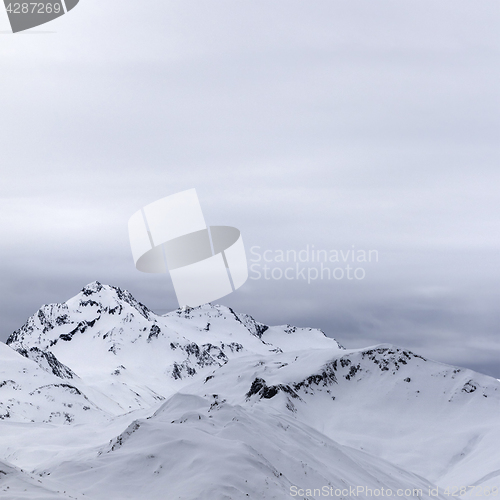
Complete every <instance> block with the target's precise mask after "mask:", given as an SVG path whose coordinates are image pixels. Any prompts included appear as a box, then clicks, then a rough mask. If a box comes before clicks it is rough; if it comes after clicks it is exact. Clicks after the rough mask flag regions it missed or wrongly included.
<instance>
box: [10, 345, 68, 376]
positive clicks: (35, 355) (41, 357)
mask: <svg viewBox="0 0 500 500" xmlns="http://www.w3.org/2000/svg"><path fill="white" fill-rule="evenodd" d="M16 351H17V352H18V353H19V354H21V356H24V357H25V358H28V359H31V360H32V361H34V362H35V363H37V364H38V365H39V366H40V367H41V368H43V369H44V370H45V371H48V372H50V373H53V374H54V375H55V376H56V377H59V378H63V379H72V378H74V377H76V375H75V373H74V372H73V371H72V370H71V369H70V368H68V367H67V366H66V365H63V364H62V363H61V362H60V361H59V360H58V359H57V358H56V357H55V356H54V355H53V354H52V353H51V352H50V351H42V350H40V349H38V347H31V348H30V349H24V348H19V349H16Z"/></svg>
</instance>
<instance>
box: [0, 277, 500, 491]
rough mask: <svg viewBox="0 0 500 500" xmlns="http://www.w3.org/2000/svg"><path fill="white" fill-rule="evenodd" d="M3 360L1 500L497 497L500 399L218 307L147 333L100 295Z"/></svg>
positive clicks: (462, 375)
mask: <svg viewBox="0 0 500 500" xmlns="http://www.w3.org/2000/svg"><path fill="white" fill-rule="evenodd" d="M7 344H8V346H7V345H3V344H0V420H1V421H0V461H1V462H0V497H2V495H3V497H5V498H9V499H10V500H14V499H17V498H33V499H34V498H44V499H45V498H46V499H55V498H78V499H84V498H87V499H96V500H100V499H103V500H104V499H106V500H109V499H117V500H118V499H120V500H121V499H144V498H146V499H148V500H154V499H165V498H167V499H186V500H187V499H193V500H194V499H200V498H214V499H240V498H265V499H267V498H288V497H289V496H290V494H292V496H296V497H298V498H308V499H312V498H315V497H318V496H319V493H318V492H319V491H320V490H321V493H322V495H323V496H326V495H325V492H329V494H330V496H342V495H343V498H345V497H347V496H352V495H346V494H345V493H341V494H339V495H334V492H335V490H345V489H346V488H361V490H356V491H357V496H358V497H360V498H370V497H371V496H373V495H370V494H368V492H367V489H372V490H378V491H381V489H382V488H384V491H386V492H387V491H388V490H390V491H391V492H393V493H392V494H393V496H396V497H399V498H414V497H415V496H419V497H420V498H431V497H433V498H436V495H434V494H433V495H431V494H430V491H431V490H432V489H433V490H434V492H435V488H436V487H439V493H438V495H437V497H439V498H449V497H448V496H447V495H446V489H447V488H448V493H450V494H451V493H453V492H454V491H455V490H454V488H459V487H462V486H475V487H476V489H475V490H472V489H470V493H469V494H471V495H472V496H474V494H475V493H476V492H477V491H478V488H479V487H480V488H481V490H482V491H485V488H488V491H490V490H491V488H493V487H498V482H499V480H500V454H499V453H498V449H499V445H500V428H499V426H498V423H497V419H498V412H499V410H500V382H499V381H497V380H496V379H493V378H491V377H487V376H485V375H481V374H478V373H475V372H472V371H470V370H467V369H462V368H458V367H453V366H448V365H445V364H442V363H437V362H434V361H432V360H428V359H426V358H424V357H422V356H420V355H419V354H418V353H413V352H411V351H409V350H407V349H404V348H401V347H396V346H392V345H387V344H383V345H377V346H370V347H367V348H364V349H346V348H344V347H343V346H341V345H339V343H338V342H337V341H335V340H334V339H332V338H329V337H327V336H325V334H324V333H323V332H322V331H320V330H317V329H310V328H296V327H293V326H290V325H281V326H268V325H264V324H262V323H260V322H258V321H256V320H255V319H254V318H252V317H251V316H248V315H246V314H242V313H238V312H235V311H233V310H232V309H230V308H228V307H224V306H220V305H210V304H207V305H204V306H201V307H198V308H194V309H185V310H181V309H178V310H176V311H173V312H171V313H168V314H166V315H163V316H159V315H156V314H154V313H153V312H152V311H150V310H149V309H148V308H147V307H146V306H144V305H143V304H141V303H139V302H138V301H137V300H135V299H134V297H132V295H131V294H130V293H128V292H127V291H124V290H121V289H120V288H117V287H112V286H108V285H102V284H100V283H98V282H94V283H91V284H89V285H87V286H86V287H85V288H83V290H82V291H81V292H80V293H79V294H78V295H76V296H75V297H73V298H72V299H70V300H68V301H67V302H65V303H63V304H50V305H44V306H42V307H41V308H40V309H39V311H37V312H36V313H35V314H34V315H33V316H32V317H30V318H29V319H28V321H27V322H26V324H25V325H24V326H22V327H21V328H20V329H19V330H17V331H16V332H14V333H13V334H12V335H11V336H10V338H9V339H8V342H7ZM322 488H324V489H322ZM496 491H498V489H497V490H496ZM397 492H401V493H397ZM415 492H416V493H415ZM293 494H295V495H293ZM3 497H2V498H3Z"/></svg>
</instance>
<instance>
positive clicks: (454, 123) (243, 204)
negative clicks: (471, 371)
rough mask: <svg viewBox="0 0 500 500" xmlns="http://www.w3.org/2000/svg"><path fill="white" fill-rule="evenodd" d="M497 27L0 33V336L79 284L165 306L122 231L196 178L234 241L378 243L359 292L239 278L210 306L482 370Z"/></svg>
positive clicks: (435, 7) (473, 18) (167, 27)
mask: <svg viewBox="0 0 500 500" xmlns="http://www.w3.org/2000/svg"><path fill="white" fill-rule="evenodd" d="M138 8H140V9H141V10H142V11H144V10H147V12H146V13H144V12H143V13H142V14H141V15H138V12H137V9H138ZM496 16H497V14H496V5H495V3H493V2H489V1H485V2H481V4H475V5H471V4H470V3H468V2H465V1H458V2H457V1H453V2H447V1H445V2H440V3H439V4H436V3H435V2H430V1H427V2H420V3H419V4H418V5H414V4H409V3H407V4H405V3H401V2H396V1H392V0H391V1H390V0H384V1H382V2H377V3H373V2H363V8H360V7H359V6H354V5H351V4H342V3H332V2H330V1H318V2H314V3H313V4H311V3H304V2H302V1H300V2H298V1H293V0H286V1H276V2H273V3H269V2H267V1H260V0H255V1H252V2H247V3H241V2H234V1H233V0H231V1H229V0H228V1H214V2H201V1H198V2H197V1H194V2H184V1H168V2H158V3H157V4H154V5H153V4H151V5H148V6H147V8H146V7H144V6H142V5H141V6H140V7H138V6H137V3H136V2H131V1H130V2H123V1H121V2H118V1H113V0H111V1H109V2H106V3H105V4H102V2H101V3H98V2H97V1H96V0H85V1H83V0H82V2H80V4H79V5H78V7H77V8H75V9H74V10H73V11H72V12H71V13H70V14H68V15H67V16H63V17H62V18H61V19H59V20H58V21H56V22H54V23H53V24H52V25H51V26H53V27H54V28H53V29H54V31H56V33H55V34H51V35H46V36H35V35H29V34H26V35H20V36H17V35H16V36H3V35H2V54H1V55H0V62H1V64H2V68H3V74H4V75H6V76H5V77H4V78H2V79H1V80H0V106H1V108H0V109H2V114H1V117H0V127H1V134H0V151H1V162H2V163H1V165H2V167H1V168H2V172H1V183H0V232H1V233H0V234H1V235H2V243H1V252H2V259H1V261H0V276H1V278H2V279H1V280H0V293H1V298H2V300H1V304H0V317H1V318H2V328H1V335H2V338H4V339H5V338H6V337H7V335H8V334H10V333H11V332H12V331H13V330H14V329H16V328H18V327H19V326H21V324H22V323H23V322H24V321H25V320H26V318H27V317H28V316H29V315H30V314H32V313H34V312H35V310H36V309H37V308H38V307H39V306H40V305H41V304H42V303H44V302H52V301H59V302H60V301H64V300H66V299H68V298H69V297H70V296H72V295H74V294H76V293H77V292H78V290H79V289H81V288H82V287H83V286H84V285H85V284H87V283H88V282H91V281H93V280H95V279H98V280H100V281H102V282H105V283H110V284H114V285H118V286H122V287H124V288H129V289H130V291H131V292H132V293H133V294H134V295H136V296H137V298H138V299H139V300H141V301H143V302H144V303H145V304H147V305H148V306H150V307H151V308H152V309H153V310H155V311H157V312H160V313H164V312H166V311H167V310H169V309H173V308H175V307H176V302H175V295H174V293H173V289H172V288H171V286H170V285H169V281H168V278H165V277H162V276H150V275H143V274H140V273H138V272H137V271H135V269H134V267H133V263H132V259H131V256H130V250H129V244H128V236H127V226H126V223H127V220H128V218H129V216H130V215H131V214H132V213H134V212H135V211H136V210H137V209H138V208H140V207H141V206H144V205H146V204H148V203H150V202H152V201H154V200H156V199H159V198H161V197H163V196H166V195H169V194H172V193H175V192H178V191H181V190H184V189H188V188H191V187H196V188H197V190H198V195H199V197H200V200H201V203H202V205H203V207H204V213H205V217H206V219H207V222H208V223H209V224H210V223H217V224H219V223H220V224H227V225H233V226H235V227H238V228H240V229H241V231H242V235H243V240H244V242H245V245H246V247H247V249H249V248H250V247H251V246H254V245H257V246H260V247H262V248H269V249H296V250H300V249H301V248H304V247H305V246H306V245H307V244H309V245H315V246H316V248H326V249H332V248H334V249H350V248H351V247H352V245H354V246H355V247H356V248H367V249H370V248H375V249H377V250H378V251H379V253H380V262H379V263H378V264H377V265H373V266H370V267H369V268H367V277H366V279H365V280H363V282H360V283H355V284H353V283H348V282H344V281H342V282H317V283H312V284H310V285H307V284H304V283H303V282H300V281H296V282H290V281H277V282H274V281H272V280H270V281H265V280H260V281H249V282H248V283H247V284H246V285H245V287H244V288H242V289H241V290H240V291H238V292H237V293H235V294H232V295H230V296H229V297H227V298H226V299H224V303H227V304H229V305H232V306H233V307H234V308H235V309H237V310H240V311H242V312H248V313H251V314H253V315H254V316H255V317H256V318H257V319H260V320H262V321H266V322H269V323H283V322H288V323H297V324H299V325H303V326H315V327H320V328H323V329H324V330H325V331H327V332H328V334H329V335H333V336H335V337H337V338H338V339H339V340H340V341H341V342H342V343H343V344H345V345H346V346H348V347H349V346H352V347H355V346H362V345H366V344H375V343H378V342H391V343H395V344H398V345H402V346H405V347H409V348H412V349H415V350H417V351H418V352H422V353H423V354H425V355H427V356H429V357H434V358H436V359H438V360H442V361H446V362H450V363H455V364H462V365H467V366H473V367H475V368H476V369H482V370H483V371H485V372H488V373H496V374H497V376H499V377H500V367H499V366H498V363H497V361H496V359H498V350H499V345H498V342H497V340H496V334H497V333H498V330H497V326H496V325H498V314H497V313H496V310H497V305H498V299H499V297H498V295H499V289H498V285H497V283H498V278H499V269H500V268H499V266H498V257H497V255H498V250H499V246H500V241H499V238H500V237H499V234H500V231H499V224H498V217H497V214H498V212H499V209H500V206H499V204H500V202H499V200H498V194H497V193H498V185H499V184H500V182H499V181H500V174H499V173H498V168H497V166H498V156H499V151H498V146H497V136H498V130H499V123H498V110H499V99H498V91H497V80H498V70H497V69H496V68H497V63H496V61H497V52H498V39H497V29H496V26H497V21H496ZM2 22H4V24H5V19H4V20H3V21H2V19H0V25H1V23H2ZM0 28H2V27H1V26H0ZM2 29H3V28H2ZM51 29H52V28H51Z"/></svg>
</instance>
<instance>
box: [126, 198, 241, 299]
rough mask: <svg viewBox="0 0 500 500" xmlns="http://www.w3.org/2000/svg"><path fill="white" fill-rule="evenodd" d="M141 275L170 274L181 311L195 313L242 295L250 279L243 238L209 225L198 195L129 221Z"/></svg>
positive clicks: (165, 201) (161, 203)
mask: <svg viewBox="0 0 500 500" xmlns="http://www.w3.org/2000/svg"><path fill="white" fill-rule="evenodd" d="M129 237H130V245H131V248H132V255H133V257H134V263H135V266H136V268H137V269H138V270H139V271H142V272H146V273H166V272H168V271H170V275H171V277H172V282H173V285H174V289H175V293H176V295H177V300H178V301H179V305H180V306H181V307H182V306H190V307H195V306H198V305H201V304H205V303H207V302H211V301H214V300H217V299H219V298H221V297H224V296H225V295H228V294H230V293H231V292H232V291H234V290H236V289H238V288H239V287H240V286H241V285H243V284H244V283H245V281H246V280H247V279H248V265H247V259H246V255H245V248H244V246H243V240H242V238H241V233H240V231H239V230H238V229H236V228H235V227H230V226H210V227H208V226H207V225H206V224H205V219H204V217H203V213H202V210H201V206H200V203H199V200H198V196H197V194H196V190H195V189H190V190H188V191H183V192H181V193H177V194H174V195H172V196H168V197H166V198H162V199H161V200H158V201H155V202H153V203H151V204H149V205H147V206H145V207H144V208H143V209H141V210H139V211H137V212H136V213H135V214H134V215H132V217H131V218H130V220H129Z"/></svg>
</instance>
